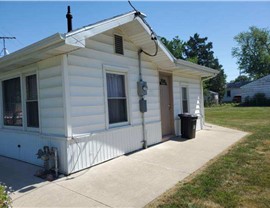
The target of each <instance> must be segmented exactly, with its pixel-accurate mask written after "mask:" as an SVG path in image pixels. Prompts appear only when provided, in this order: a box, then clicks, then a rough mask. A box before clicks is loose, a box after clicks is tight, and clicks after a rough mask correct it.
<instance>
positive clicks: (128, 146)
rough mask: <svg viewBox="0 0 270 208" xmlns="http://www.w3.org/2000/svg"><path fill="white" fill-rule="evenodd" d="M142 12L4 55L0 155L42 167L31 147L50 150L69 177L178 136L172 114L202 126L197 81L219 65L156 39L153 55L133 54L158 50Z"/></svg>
mask: <svg viewBox="0 0 270 208" xmlns="http://www.w3.org/2000/svg"><path fill="white" fill-rule="evenodd" d="M144 18H145V16H144V15H142V14H139V13H137V12H135V11H134V12H129V13H127V14H123V15H120V16H116V17H113V18H111V19H107V20H104V21H101V22H98V23H96V24H92V25H89V26H85V27H82V28H80V29H77V30H74V31H70V32H68V33H66V34H59V33H56V34H54V35H52V36H50V37H48V38H45V39H43V40H41V41H39V42H36V43H34V44H32V45H30V46H27V47H25V48H23V49H21V50H19V51H16V52H14V53H12V54H9V55H7V56H5V57H2V58H1V59H0V82H1V85H0V87H1V89H0V117H1V119H0V155H3V156H7V157H11V158H15V159H18V160H22V161H26V162H29V163H32V164H37V165H42V161H41V160H39V159H37V157H36V155H35V154H36V153H37V151H38V149H40V148H42V147H43V146H44V145H48V146H50V147H57V149H58V152H59V165H60V171H61V172H62V173H65V174H70V173H72V172H76V171H79V170H82V169H84V168H87V167H90V166H93V165H95V164H98V163H101V162H103V161H106V160H109V159H112V158H114V157H117V156H120V155H123V154H125V153H129V152H132V151H135V150H138V149H141V148H142V147H143V146H146V145H148V146H149V145H153V144H156V143H159V142H161V141H162V138H163V137H166V136H171V135H179V134H180V125H179V119H178V114H179V113H182V112H190V113H192V114H196V115H198V117H199V118H198V120H197V130H200V129H202V128H203V124H204V107H203V90H202V83H203V81H204V80H205V79H208V78H210V77H213V76H215V75H216V74H217V73H218V71H216V70H213V69H210V68H206V67H203V66H199V65H196V64H193V63H190V62H187V61H183V60H177V59H175V58H174V57H173V56H172V55H171V54H170V52H169V51H168V50H167V49H166V48H165V46H164V45H163V44H162V43H161V42H160V41H159V40H156V43H157V48H158V52H157V54H156V56H148V55H146V54H145V53H143V52H142V53H140V52H141V51H140V50H141V49H142V50H144V51H145V52H148V53H150V54H152V55H154V54H153V53H155V51H156V46H155V42H154V40H152V39H154V38H152V39H151V37H153V33H152V30H151V29H150V27H149V26H148V24H147V23H146V22H145V20H144ZM138 51H139V52H138ZM140 66H141V67H140ZM140 68H141V73H140V70H139V69H140ZM140 77H141V79H140ZM138 81H145V82H146V83H147V87H148V90H147V88H146V86H145V82H141V83H142V85H143V86H141V87H143V89H142V90H144V92H145V91H147V94H146V95H145V96H144V100H146V101H147V105H145V102H144V101H142V102H141V105H139V101H140V100H141V98H140V97H139V95H138V92H137V82H138ZM139 87H140V86H139ZM145 107H147V112H145V113H142V112H140V109H141V110H142V111H144V110H146V109H145Z"/></svg>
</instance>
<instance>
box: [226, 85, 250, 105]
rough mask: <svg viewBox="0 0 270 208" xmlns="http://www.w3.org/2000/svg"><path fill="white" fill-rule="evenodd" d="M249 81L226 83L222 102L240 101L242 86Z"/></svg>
mask: <svg viewBox="0 0 270 208" xmlns="http://www.w3.org/2000/svg"><path fill="white" fill-rule="evenodd" d="M248 83H249V81H242V82H232V83H228V84H226V88H225V94H224V97H223V99H222V101H223V102H233V101H238V102H241V96H242V88H241V87H242V86H244V85H246V84H248Z"/></svg>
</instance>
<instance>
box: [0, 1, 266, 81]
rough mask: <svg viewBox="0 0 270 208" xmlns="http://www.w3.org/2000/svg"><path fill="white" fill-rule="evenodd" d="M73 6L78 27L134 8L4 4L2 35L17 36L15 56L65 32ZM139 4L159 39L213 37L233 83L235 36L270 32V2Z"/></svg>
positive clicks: (99, 4) (13, 47)
mask: <svg viewBox="0 0 270 208" xmlns="http://www.w3.org/2000/svg"><path fill="white" fill-rule="evenodd" d="M67 5H70V6H71V11H72V14H73V28H74V29H75V28H79V27H81V26H84V25H88V24H91V23H94V22H96V21H99V20H102V19H105V18H110V17H112V16H115V15H118V14H122V13H125V12H128V11H131V10H132V8H131V7H130V6H129V4H128V3H127V1H126V2H124V1H121V2H114V1H109V2H93V1H89V2H6V1H0V36H16V38H17V39H16V40H10V41H7V43H6V46H7V49H8V50H9V52H14V51H16V50H18V49H20V48H22V47H25V46H27V45H29V44H31V43H34V42H36V41H38V40H40V39H43V38H45V37H48V36H50V35H52V34H54V33H56V32H60V33H65V32H66V18H65V15H66V7H67ZM133 5H134V6H135V7H136V8H137V9H138V10H139V11H141V12H143V13H145V14H146V15H147V19H146V20H147V21H148V23H149V24H150V25H151V26H152V28H153V29H154V31H155V32H156V33H157V34H158V35H159V36H163V37H166V38H167V39H172V38H173V37H175V36H176V35H178V36H179V37H180V39H182V40H185V41H186V40H188V39H189V37H190V36H193V35H194V34H195V33H199V34H200V36H201V37H208V41H211V42H213V46H214V48H213V50H214V53H215V56H216V57H217V58H218V59H219V61H220V63H221V64H222V65H223V68H224V70H225V73H226V74H227V76H228V77H227V81H230V80H232V79H234V78H236V77H237V76H238V75H239V71H238V69H237V65H236V59H234V58H233V57H232V56H231V49H232V47H234V46H236V43H235V41H234V40H233V37H234V36H235V35H237V34H238V33H240V32H243V31H247V30H248V28H249V27H250V26H257V27H260V28H268V29H270V21H269V20H270V12H269V9H270V2H181V1H172V2H165V1H158V2H155V1H150V2H144V1H143V2H142V1H140V2H139V1H133ZM0 49H2V42H1V43H0Z"/></svg>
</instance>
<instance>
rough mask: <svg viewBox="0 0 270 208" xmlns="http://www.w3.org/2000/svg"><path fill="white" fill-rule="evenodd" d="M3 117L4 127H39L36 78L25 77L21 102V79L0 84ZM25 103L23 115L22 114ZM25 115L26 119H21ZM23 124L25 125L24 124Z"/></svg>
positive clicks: (31, 76) (34, 76) (33, 76)
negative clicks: (0, 85)
mask: <svg viewBox="0 0 270 208" xmlns="http://www.w3.org/2000/svg"><path fill="white" fill-rule="evenodd" d="M2 88H3V117H4V125H6V126H24V125H26V126H27V127H34V128H38V127H39V114H38V96H37V76H36V75H30V76H26V77H25V89H26V91H25V96H24V97H25V98H23V101H22V94H21V93H22V90H21V79H20V78H19V77H17V78H14V79H9V80H5V81H3V82H2ZM22 102H23V103H25V112H26V113H25V114H23V111H24V107H22V106H23V105H22ZM23 115H26V118H23ZM24 123H25V124H24Z"/></svg>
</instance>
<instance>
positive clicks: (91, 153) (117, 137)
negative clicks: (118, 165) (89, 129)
mask: <svg viewBox="0 0 270 208" xmlns="http://www.w3.org/2000/svg"><path fill="white" fill-rule="evenodd" d="M147 129H148V130H147V139H148V144H149V145H152V144H156V143H158V142H161V124H160V122H157V123H152V124H148V125H147ZM141 141H142V128H141V126H131V127H127V128H122V129H115V130H109V131H104V132H100V133H95V134H92V135H89V136H80V137H75V138H74V140H70V141H69V142H68V164H69V173H71V172H76V171H78V170H80V169H84V168H87V167H90V166H93V165H96V164H98V163H101V162H104V161H106V160H109V159H112V158H115V157H118V156H121V155H123V154H126V153H129V152H132V151H135V150H138V149H141V148H142V142H141Z"/></svg>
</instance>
